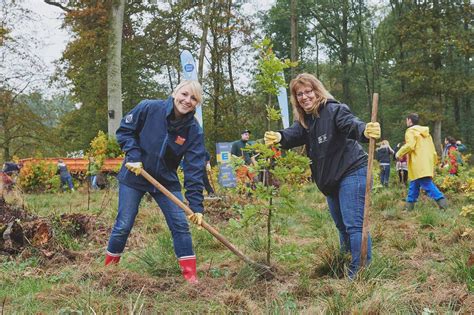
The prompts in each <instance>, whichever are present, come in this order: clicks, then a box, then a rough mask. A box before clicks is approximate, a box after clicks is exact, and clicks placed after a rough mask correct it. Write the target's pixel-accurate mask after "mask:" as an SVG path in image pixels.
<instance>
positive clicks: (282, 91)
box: [277, 72, 290, 128]
mask: <svg viewBox="0 0 474 315" xmlns="http://www.w3.org/2000/svg"><path fill="white" fill-rule="evenodd" d="M280 75H281V76H282V77H283V80H284V79H285V77H284V75H283V72H281V73H280ZM277 97H278V105H280V111H281V120H282V121H283V128H288V127H290V115H289V113H288V95H287V93H286V87H280V88H279V89H278V96H277Z"/></svg>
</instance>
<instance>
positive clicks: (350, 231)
mask: <svg viewBox="0 0 474 315" xmlns="http://www.w3.org/2000/svg"><path fill="white" fill-rule="evenodd" d="M346 231H347V234H349V235H351V234H359V233H362V226H348V227H347V228H346Z"/></svg>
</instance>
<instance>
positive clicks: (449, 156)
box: [441, 136, 459, 175]
mask: <svg viewBox="0 0 474 315" xmlns="http://www.w3.org/2000/svg"><path fill="white" fill-rule="evenodd" d="M458 155H459V152H458V150H457V146H456V140H455V139H454V138H453V137H450V136H447V137H446V138H445V139H444V149H443V154H442V155H441V167H443V168H448V172H449V175H457V174H458Z"/></svg>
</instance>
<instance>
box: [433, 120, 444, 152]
mask: <svg viewBox="0 0 474 315" xmlns="http://www.w3.org/2000/svg"><path fill="white" fill-rule="evenodd" d="M441 125H442V123H441V120H436V121H435V122H434V130H433V142H434V144H435V148H436V153H438V155H440V156H441V154H442V152H443V144H442V143H441Z"/></svg>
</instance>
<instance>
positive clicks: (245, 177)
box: [230, 129, 255, 184]
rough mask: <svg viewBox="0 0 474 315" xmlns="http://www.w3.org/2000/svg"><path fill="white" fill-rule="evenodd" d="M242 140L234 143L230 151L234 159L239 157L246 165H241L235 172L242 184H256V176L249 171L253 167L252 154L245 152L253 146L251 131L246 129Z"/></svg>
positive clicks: (241, 135) (242, 134) (242, 133)
mask: <svg viewBox="0 0 474 315" xmlns="http://www.w3.org/2000/svg"><path fill="white" fill-rule="evenodd" d="M240 137H241V138H240V140H237V141H234V142H233V143H232V147H231V149H230V154H232V156H234V157H239V158H242V159H243V160H244V162H245V163H244V164H243V165H241V166H240V167H239V168H238V169H236V171H235V173H236V174H235V175H236V177H237V181H238V182H239V183H241V184H249V182H250V184H252V183H253V182H254V177H255V174H253V173H252V172H250V171H249V166H250V165H252V164H253V163H252V155H251V152H249V151H247V150H244V149H245V148H246V147H247V146H248V145H251V144H252V143H251V141H249V140H250V130H248V129H245V130H243V131H242V132H241V134H240Z"/></svg>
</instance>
